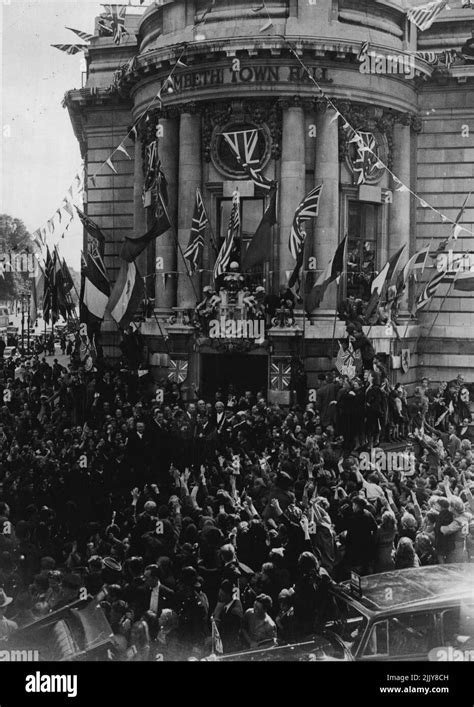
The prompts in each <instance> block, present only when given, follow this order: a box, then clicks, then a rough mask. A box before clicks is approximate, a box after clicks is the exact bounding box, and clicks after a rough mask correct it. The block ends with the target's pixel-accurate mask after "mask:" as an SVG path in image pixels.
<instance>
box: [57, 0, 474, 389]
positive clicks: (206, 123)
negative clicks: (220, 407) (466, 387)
mask: <svg viewBox="0 0 474 707" xmlns="http://www.w3.org/2000/svg"><path fill="white" fill-rule="evenodd" d="M257 4H258V3H257ZM208 6H209V3H208V2H207V1H206V0H174V1H170V2H164V3H160V4H159V5H153V6H151V7H150V8H148V9H147V10H146V12H145V13H144V14H143V15H142V16H140V17H138V16H135V15H133V9H132V8H129V9H128V14H127V27H128V28H129V32H130V34H129V37H128V39H127V40H126V41H125V42H124V43H122V45H120V47H116V46H115V45H114V44H113V42H112V40H110V39H108V38H99V37H97V38H94V39H93V40H92V42H91V45H90V49H89V51H88V57H87V61H88V82H87V85H86V88H84V89H81V90H79V91H70V92H68V94H67V95H66V98H65V104H66V106H67V108H68V110H69V112H70V115H71V120H72V122H73V126H74V129H75V131H76V135H77V137H78V140H79V141H80V144H81V149H82V153H83V156H84V159H85V162H86V169H87V174H88V175H89V179H88V180H87V190H86V196H87V210H88V214H89V215H90V216H91V218H93V219H94V220H95V221H96V222H97V223H98V225H99V226H100V227H101V228H102V229H103V231H104V234H105V235H106V238H107V247H106V265H107V267H108V269H109V273H110V276H111V280H112V281H113V280H114V279H115V277H116V274H117V272H118V267H119V263H118V252H119V248H120V242H121V240H122V237H123V236H124V235H126V234H127V233H128V234H130V233H131V232H133V233H135V234H136V235H140V234H141V233H144V232H145V231H146V229H147V227H149V225H150V216H149V214H148V213H147V209H145V208H144V207H143V202H142V192H143V179H144V176H143V157H144V145H145V144H147V143H148V142H149V140H150V139H153V137H154V135H157V134H159V135H160V137H158V140H157V143H158V153H159V157H160V160H161V162H162V166H163V170H164V172H165V174H166V177H167V181H168V191H169V211H170V216H171V220H172V223H173V229H172V230H170V232H169V233H167V234H165V235H164V236H161V237H160V238H159V239H157V241H156V243H155V244H153V246H152V247H150V249H149V252H148V253H147V254H144V255H142V256H140V259H139V263H138V265H139V268H140V271H141V273H142V274H146V275H147V291H148V296H149V297H153V296H154V298H155V315H154V317H152V318H149V319H146V321H145V322H144V323H143V324H142V332H143V333H144V334H145V337H146V340H147V344H148V347H149V351H150V361H151V363H152V364H155V366H154V367H155V373H156V375H158V376H166V373H167V371H166V367H165V366H163V365H161V366H157V365H156V363H157V362H158V363H161V364H163V362H164V363H165V364H166V362H167V361H168V360H169V358H175V359H176V358H178V359H179V358H181V359H182V360H184V359H186V360H187V361H188V362H189V371H188V383H191V382H193V383H195V384H197V385H200V384H201V383H202V371H203V370H204V363H203V361H204V359H205V357H206V356H211V355H213V356H228V355H232V354H233V355H237V354H238V355H239V356H241V355H246V356H247V357H248V358H249V360H253V359H251V357H256V356H260V357H263V356H265V357H266V358H267V360H268V369H270V367H271V364H272V362H273V361H274V360H277V359H278V360H282V361H283V360H288V361H290V360H293V361H295V360H297V359H299V360H302V361H303V363H304V366H305V369H306V373H307V377H308V386H309V387H311V386H312V385H314V383H315V380H316V377H317V374H318V373H320V372H321V371H324V370H327V369H328V368H330V366H331V358H332V356H333V355H334V353H335V352H336V350H337V338H338V337H341V338H342V337H343V335H344V326H343V324H342V323H340V322H337V321H336V320H335V317H334V312H335V305H336V286H335V285H331V286H330V288H329V289H328V292H327V295H326V297H325V299H324V301H323V304H322V307H321V308H320V309H318V310H315V312H314V314H313V315H312V317H311V319H310V321H308V320H306V321H304V319H303V316H302V315H300V314H297V317H296V322H295V325H294V326H291V327H282V326H279V327H273V328H272V329H269V330H268V332H267V342H266V346H265V347H263V348H262V347H258V346H256V347H247V348H246V347H245V346H241V347H240V349H239V347H237V348H236V349H235V350H234V351H230V352H229V350H228V349H225V347H224V349H221V350H219V349H218V348H216V347H212V346H211V347H209V345H208V343H206V344H204V343H203V342H200V340H199V339H198V338H197V337H196V335H195V332H194V329H193V327H192V326H190V324H189V320H188V318H187V317H186V314H185V312H184V310H188V309H191V308H193V307H194V305H195V304H196V298H197V296H200V295H201V292H202V288H203V287H204V285H206V284H209V282H210V271H211V270H212V267H213V264H214V258H215V255H214V253H213V250H212V248H211V246H210V244H209V243H206V246H205V251H204V262H203V268H202V272H201V273H197V274H196V275H194V276H193V277H192V278H190V277H189V275H188V274H187V271H186V267H185V263H184V261H183V258H182V256H181V252H180V248H181V250H182V249H183V248H184V247H185V246H186V245H187V241H188V238H189V230H190V225H191V218H192V212H193V206H194V199H193V195H194V193H195V189H196V187H199V189H200V190H201V192H202V195H203V199H204V202H205V205H206V209H207V211H208V214H209V216H210V220H211V226H212V228H213V231H214V233H216V232H217V231H218V228H219V227H220V226H219V210H220V209H222V200H223V199H225V198H228V197H229V196H230V195H231V194H232V190H233V188H235V185H236V184H238V185H239V189H240V191H241V194H242V195H243V196H245V197H246V198H248V199H249V200H252V199H253V200H257V201H258V200H259V199H260V200H262V199H263V196H264V195H263V193H260V192H259V189H258V188H257V187H255V185H254V184H253V183H252V182H248V181H247V179H246V178H245V177H243V176H242V175H241V176H240V177H237V176H235V175H234V176H233V175H232V173H231V171H229V170H227V171H226V170H225V169H224V168H223V167H222V164H220V162H219V155H218V154H216V150H218V148H217V147H216V145H217V136H218V135H219V133H220V131H222V129H223V128H224V127H225V126H228V125H246V124H251V125H253V126H257V128H259V129H260V130H262V133H264V134H265V136H266V137H265V140H266V141H267V147H268V150H267V155H266V159H265V168H264V174H265V176H266V177H267V178H269V179H275V180H276V181H277V182H278V184H279V203H278V223H277V225H276V226H275V227H274V229H273V231H274V233H273V247H272V252H271V253H270V254H269V265H268V268H267V269H266V270H265V272H264V273H263V276H264V280H265V287H266V288H267V290H271V289H273V290H274V291H277V290H278V288H279V287H280V286H282V285H285V284H286V282H287V277H288V272H289V271H290V270H292V268H293V265H294V261H293V259H292V258H291V255H290V253H289V250H288V235H289V232H290V228H291V224H292V220H293V214H294V211H295V208H296V206H297V205H298V203H299V201H300V200H301V199H302V198H303V196H304V195H305V194H306V193H307V192H308V191H309V190H310V189H311V188H313V187H314V186H316V185H317V184H320V183H322V184H323V197H322V198H321V202H320V211H319V216H318V218H317V219H315V220H312V221H310V222H308V224H307V229H306V230H307V234H308V236H307V246H306V248H307V250H306V255H307V256H308V257H311V256H313V257H314V258H315V262H316V263H317V268H318V269H324V267H325V266H326V264H327V262H328V261H329V259H330V258H331V256H332V255H333V253H334V251H335V249H336V247H337V244H338V243H339V241H340V240H341V239H342V238H343V237H344V235H346V234H348V233H349V236H350V237H351V238H353V239H356V238H358V239H359V240H360V241H361V242H362V241H363V240H365V239H367V240H368V241H370V243H372V245H371V246H370V247H373V249H374V254H375V256H374V257H375V263H374V265H375V270H376V271H377V270H380V269H381V268H382V267H383V265H384V264H385V262H386V261H387V258H388V257H390V256H391V255H393V254H394V253H395V252H396V251H397V250H398V249H399V248H400V247H401V246H402V245H403V244H406V245H407V251H409V253H410V254H412V253H413V252H414V251H415V250H416V249H417V248H419V247H422V246H423V245H426V244H427V243H428V242H429V240H430V239H431V238H433V242H434V244H436V242H437V241H438V242H440V241H441V240H442V239H443V238H445V237H446V236H447V235H448V234H449V224H443V222H442V221H441V219H440V218H439V217H438V216H436V215H435V214H433V212H431V211H430V210H429V209H424V208H422V207H420V206H419V203H418V202H417V201H416V200H415V198H414V197H412V196H411V195H410V193H409V192H406V191H397V189H396V184H395V183H394V182H393V180H392V179H391V178H390V175H389V174H388V173H387V172H386V171H384V170H379V172H377V170H375V171H374V174H373V179H372V180H371V181H368V182H367V183H366V184H362V185H361V186H358V185H357V179H356V175H355V173H354V169H353V166H354V165H353V160H354V155H353V153H352V152H351V150H352V149H353V148H352V147H351V144H350V143H349V141H348V139H347V133H346V132H345V131H344V130H343V122H342V120H339V121H337V120H336V121H335V120H334V111H333V110H330V109H328V107H327V104H326V101H325V100H324V99H323V95H322V93H321V92H319V91H318V90H317V88H316V87H315V85H314V84H313V83H312V82H311V81H310V80H308V78H307V77H306V76H305V72H304V70H302V68H301V65H300V64H299V62H298V60H297V59H296V58H295V56H294V55H293V54H292V53H291V51H290V49H289V45H288V42H287V41H285V39H284V37H286V38H287V40H288V41H289V42H290V43H291V47H292V48H293V49H294V50H295V52H296V54H297V56H298V57H299V58H300V59H301V60H302V61H303V62H304V63H305V64H306V65H307V66H308V68H309V69H310V71H311V73H312V75H313V76H314V78H315V79H316V81H317V83H318V84H319V85H320V86H321V88H322V89H323V91H324V93H325V94H326V95H327V96H329V97H330V98H331V100H332V101H333V102H334V103H335V105H336V106H337V108H338V110H339V111H340V112H341V114H342V115H343V116H344V117H345V118H346V119H347V120H348V121H349V122H350V123H351V125H352V126H353V127H354V128H356V129H357V130H360V131H364V132H367V133H371V134H372V135H373V136H375V139H376V140H377V145H378V147H379V150H380V152H379V154H380V155H381V156H382V157H383V160H384V162H385V163H386V164H387V165H388V166H389V168H390V169H391V170H393V172H394V173H395V174H396V175H398V176H399V178H400V179H401V180H402V181H403V182H404V183H405V184H407V185H408V186H409V187H410V189H411V190H412V191H413V192H416V193H418V194H419V195H420V196H421V197H422V198H424V199H426V201H428V202H429V203H430V204H432V205H433V206H434V207H435V208H437V209H439V210H440V211H441V212H442V213H443V214H445V215H446V216H447V217H449V218H451V219H454V218H455V217H456V215H457V213H458V211H459V209H460V207H461V205H462V203H463V201H464V199H465V196H466V195H467V193H468V192H469V190H470V189H472V177H473V172H474V168H473V164H474V92H473V91H472V87H473V80H474V62H472V63H469V62H468V61H464V60H461V61H458V62H456V63H455V64H454V65H453V66H451V67H450V68H449V69H447V68H445V69H442V68H441V69H440V68H439V67H435V66H434V65H433V62H431V61H430V56H429V54H427V55H423V56H421V55H418V56H416V57H415V52H417V51H423V52H428V53H430V52H431V53H435V52H437V53H439V52H443V51H444V50H446V49H448V48H449V49H456V50H458V51H460V50H461V47H462V46H463V45H464V44H465V43H466V40H467V39H468V38H469V34H470V32H469V31H467V29H466V28H467V27H468V24H469V21H470V22H471V23H474V10H472V9H470V10H466V9H462V8H461V0H452V1H451V2H450V6H451V10H450V11H449V12H447V11H445V12H443V13H442V14H441V15H440V17H439V18H438V20H437V21H436V22H435V23H434V24H433V25H432V27H431V29H430V30H428V31H426V32H423V33H418V37H417V32H416V30H415V28H414V26H413V25H411V23H409V22H407V20H406V13H405V11H404V9H403V6H404V3H402V2H401V0H386V1H385V0H380V1H378V2H375V1H371V0H318V2H317V3H312V2H310V1H308V0H268V1H267V3H266V7H267V11H268V16H267V14H265V13H261V12H260V13H258V12H257V13H255V12H252V8H254V6H255V3H253V2H251V1H250V0H216V2H215V4H214V6H213V9H212V11H211V12H210V13H209V14H208V15H207V16H206V19H205V22H203V23H199V18H200V17H202V15H203V13H204V12H205V10H206V8H208ZM197 20H198V22H197V23H196V21H197ZM267 20H271V23H272V24H271V26H270V27H269V28H268V29H267V30H265V31H263V32H262V31H261V30H262V26H263V25H265V24H266V23H267ZM267 24H268V23H267ZM473 26H474V24H473ZM282 35H283V36H282ZM368 39H370V50H371V51H374V52H375V53H376V54H378V55H382V56H384V57H386V58H387V57H390V56H392V57H393V56H396V57H400V56H402V57H405V58H406V60H407V62H411V63H410V67H411V68H410V71H411V72H412V73H411V74H410V76H408V75H403V74H401V73H393V72H392V73H378V72H377V73H364V72H363V71H361V63H360V61H359V59H358V54H359V52H360V49H361V45H362V43H363V42H366V41H367V40H368ZM179 56H182V61H183V62H184V64H185V65H184V66H182V65H181V66H179V67H178V68H177V69H176V70H175V72H173V73H174V80H173V83H172V85H171V89H170V86H169V85H167V84H166V83H165V82H166V79H167V77H168V76H169V73H170V70H171V68H172V67H173V66H174V65H175V63H176V60H177V59H178V57H179ZM119 62H120V63H121V64H122V68H120V69H119V70H118V71H117V67H118V63H119ZM125 62H128V64H127V65H126V66H125ZM385 65H386V66H388V64H385ZM407 66H408V63H407ZM160 89H161V98H162V100H161V103H158V102H157V101H156V96H157V93H158V91H160ZM140 116H144V119H142V120H141V122H140V130H139V133H138V136H137V140H136V142H135V143H133V142H132V141H131V140H128V141H127V143H126V144H127V149H128V151H129V154H130V156H131V157H132V160H131V161H130V160H128V159H127V157H126V156H125V155H124V154H122V153H116V154H115V155H114V166H115V168H116V169H117V174H114V173H112V172H111V170H110V169H109V168H108V167H107V166H105V167H102V168H101V170H100V172H99V174H98V175H97V177H96V179H95V183H93V182H92V181H91V179H90V176H91V175H93V174H95V171H96V170H97V169H98V168H99V167H100V165H101V163H102V162H103V161H104V160H105V159H106V158H107V157H108V156H109V154H110V152H111V151H112V150H113V149H114V148H115V147H116V146H117V144H118V143H119V142H120V141H121V140H122V138H123V137H124V135H126V134H127V132H128V130H129V129H130V126H131V125H133V124H134V122H135V121H136V120H137V119H138V118H139V117H140ZM465 126H468V131H467V136H466V129H465ZM157 129H158V133H157ZM129 145H130V147H129ZM261 203H262V212H263V201H261ZM257 210H258V209H257ZM473 222H474V197H473V198H472V201H471V204H470V207H469V208H468V209H467V210H466V212H465V214H464V219H463V224H464V225H465V226H466V227H467V228H468V229H469V230H472V227H473ZM354 224H356V225H354ZM354 242H355V241H354ZM178 243H179V246H180V248H179V247H178ZM459 246H460V249H461V247H462V249H469V248H470V247H472V246H471V244H470V243H469V239H467V238H466V239H460V240H459ZM434 247H435V246H434ZM156 257H159V258H162V263H163V271H159V272H156V273H155V272H154V271H155V262H156ZM432 272H433V271H431V273H429V271H427V274H432ZM341 287H346V284H344V283H343V284H342V285H341ZM443 288H444V289H443ZM446 289H447V286H444V285H443V286H442V288H441V290H440V292H441V296H440V297H436V298H435V300H434V302H433V304H432V305H431V307H430V309H429V311H428V312H423V313H420V315H419V318H418V320H417V321H410V320H409V319H408V318H405V319H404V320H403V323H402V325H401V327H400V331H401V333H402V335H403V339H402V340H401V341H398V340H396V339H395V338H391V339H390V338H387V336H386V334H385V331H384V329H383V328H380V327H374V328H373V330H372V331H371V332H370V336H371V338H374V340H375V343H376V346H377V347H378V348H379V350H382V351H385V352H386V353H388V354H391V355H392V356H393V357H394V363H395V364H396V361H397V357H399V356H400V353H401V350H402V349H403V348H405V349H406V348H409V349H410V351H411V368H410V370H409V371H408V373H405V374H403V373H402V372H401V371H400V370H398V371H394V374H393V375H394V376H395V375H396V376H397V377H399V378H400V380H402V381H403V382H405V383H412V382H415V381H416V380H418V379H419V378H420V377H421V376H422V375H425V374H428V375H430V376H431V377H432V378H433V379H434V380H438V379H444V378H446V376H448V377H452V376H453V375H454V374H457V373H458V372H459V371H463V370H466V369H469V370H470V369H472V367H473V366H472V363H471V359H470V355H471V353H472V351H471V349H472V347H474V343H473V342H472V336H471V332H472V329H471V326H473V325H474V299H473V297H472V295H470V294H469V293H468V294H464V293H462V296H461V297H460V296H458V294H455V293H454V292H453V291H451V292H450V294H449V295H448V297H446V300H445V301H443V297H444V293H445V291H446ZM339 294H340V292H339ZM413 297H414V292H413V291H412V292H410V294H409V296H408V297H407V298H406V301H405V302H404V307H405V309H406V310H407V311H408V306H409V305H410V304H411V303H412V302H413ZM441 305H442V311H441V312H440V313H439V315H438V317H437V319H436V322H435V323H434V325H433V326H432V324H433V320H434V316H435V315H434V313H435V312H437V311H438V307H441ZM402 319H403V317H402ZM104 333H105V337H106V350H107V351H108V353H111V354H113V353H114V352H116V345H117V343H118V335H117V333H116V329H115V326H114V325H113V322H111V321H107V320H106V321H105V323H104ZM163 333H166V338H165V337H163V336H162V334H163ZM244 349H246V350H244ZM331 349H332V350H331ZM440 352H442V353H443V356H440ZM153 354H155V355H154V356H153ZM216 360H217V359H216ZM216 365H217V364H216ZM468 375H469V374H468ZM262 387H264V384H263V386H262ZM281 398H282V400H283V399H284V398H285V396H281Z"/></svg>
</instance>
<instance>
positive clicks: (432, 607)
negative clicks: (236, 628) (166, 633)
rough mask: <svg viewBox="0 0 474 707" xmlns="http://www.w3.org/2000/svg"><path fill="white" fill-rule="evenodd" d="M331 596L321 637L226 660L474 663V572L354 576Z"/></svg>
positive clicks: (438, 569) (470, 568)
mask: <svg viewBox="0 0 474 707" xmlns="http://www.w3.org/2000/svg"><path fill="white" fill-rule="evenodd" d="M330 593H331V595H332V598H333V603H332V609H331V617H330V619H329V620H328V621H327V623H326V624H325V628H324V630H323V631H322V633H321V634H320V635H319V636H311V637H308V638H307V639H306V640H305V641H302V642H300V643H298V644H289V645H286V646H285V645H279V646H272V647H270V648H261V649H258V650H253V651H243V652H240V653H235V654H233V655H223V656H219V657H218V660H220V661H233V660H235V661H250V662H262V661H271V660H274V659H275V660H278V661H284V660H288V661H293V660H298V661H302V660H303V661H308V660H309V661H362V662H374V661H429V660H440V658H437V657H436V656H439V655H443V656H446V655H448V656H449V655H459V650H462V651H470V650H471V651H472V654H473V655H474V650H473V649H474V565H471V564H451V565H432V566H428V567H420V568H413V569H405V570H394V571H392V572H384V573H381V574H374V575H369V576H366V577H359V576H358V575H353V577H352V579H351V581H347V582H343V583H341V584H334V585H333V586H332V587H331V589H330ZM445 649H452V650H445ZM443 659H444V660H446V659H447V658H446V657H444V658H443Z"/></svg>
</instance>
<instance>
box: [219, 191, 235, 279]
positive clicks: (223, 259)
mask: <svg viewBox="0 0 474 707" xmlns="http://www.w3.org/2000/svg"><path fill="white" fill-rule="evenodd" d="M239 230H240V194H239V192H238V191H235V192H234V195H233V197H232V211H231V214H230V219H229V226H228V228H227V235H226V237H225V239H224V243H223V244H222V247H221V249H220V251H219V255H218V256H217V260H216V263H215V265H214V280H216V279H217V278H218V277H219V276H220V275H222V274H223V273H225V272H227V268H228V266H229V263H230V256H231V254H232V249H233V247H234V241H235V237H236V235H237V234H238V232H239Z"/></svg>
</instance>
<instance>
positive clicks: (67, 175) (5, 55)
mask: <svg viewBox="0 0 474 707" xmlns="http://www.w3.org/2000/svg"><path fill="white" fill-rule="evenodd" d="M101 11H103V8H102V7H101V5H100V3H99V2H95V1H90V0H0V23H1V24H0V47H1V49H0V59H1V67H0V77H1V83H0V87H1V91H0V97H1V102H0V123H1V126H2V131H1V140H2V141H1V160H0V213H7V214H9V215H10V216H12V217H14V218H19V219H21V220H22V221H24V223H25V225H26V227H27V228H28V230H29V231H30V232H33V231H34V230H36V229H37V228H40V227H42V226H45V225H46V222H47V220H48V219H49V218H51V217H52V216H53V214H54V213H55V211H56V209H57V208H58V207H59V206H60V205H61V203H62V200H63V198H64V196H65V194H66V192H67V190H68V188H69V186H70V185H71V183H72V182H73V180H74V177H75V175H76V174H77V172H78V171H82V170H81V164H82V162H81V155H80V150H79V145H78V142H77V140H76V138H75V136H74V132H73V129H72V125H71V122H70V120H69V114H68V111H67V110H66V109H65V108H63V107H62V106H61V102H62V99H63V97H64V94H65V92H66V91H67V90H69V89H72V88H81V80H82V78H81V63H82V62H83V61H84V59H83V54H82V53H79V54H76V55H74V56H70V55H68V54H65V53H64V52H61V51H59V50H58V49H55V48H54V47H51V46H50V45H51V44H75V43H83V42H82V40H81V39H79V37H77V36H76V35H75V34H74V33H73V32H71V31H69V30H67V29H66V28H65V26H66V25H67V26H68V27H73V28H74V29H79V30H83V31H85V32H90V33H91V34H93V31H94V19H95V17H96V16H98V15H99V14H100V12H101ZM57 243H58V249H59V251H60V254H61V255H62V256H63V257H64V258H65V259H66V261H67V262H68V263H69V264H70V265H72V266H73V267H75V268H76V269H79V268H80V251H81V247H82V226H81V225H80V222H79V221H78V219H75V220H74V222H73V223H72V224H71V226H70V228H69V230H68V231H67V232H66V234H65V237H64V239H60V240H59V241H58V242H57Z"/></svg>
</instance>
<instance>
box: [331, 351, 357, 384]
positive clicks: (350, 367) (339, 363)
mask: <svg viewBox="0 0 474 707" xmlns="http://www.w3.org/2000/svg"><path fill="white" fill-rule="evenodd" d="M335 366H336V368H337V370H338V371H339V373H340V374H341V375H343V376H348V377H349V378H351V379H352V378H355V376H356V375H357V373H358V372H359V371H360V370H361V368H362V357H361V353H360V350H359V349H358V350H357V351H354V347H353V345H352V343H349V346H348V347H347V349H345V350H344V349H343V348H342V346H341V344H340V343H339V351H338V353H337V358H336V363H335Z"/></svg>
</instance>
